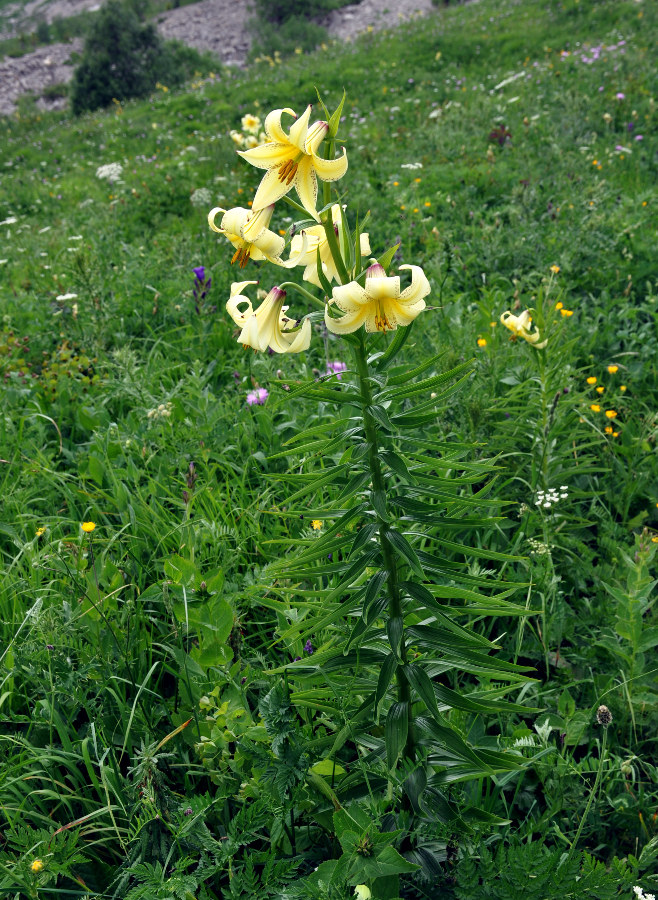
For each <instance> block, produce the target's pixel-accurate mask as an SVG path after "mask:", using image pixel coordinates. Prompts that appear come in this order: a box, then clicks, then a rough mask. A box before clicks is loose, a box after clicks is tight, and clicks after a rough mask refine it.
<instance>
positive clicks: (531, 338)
mask: <svg viewBox="0 0 658 900" xmlns="http://www.w3.org/2000/svg"><path fill="white" fill-rule="evenodd" d="M500 321H501V322H502V323H503V325H504V326H505V328H509V330H510V331H511V332H512V334H513V335H514V337H515V338H517V337H522V338H523V340H524V341H527V342H528V343H529V344H532V345H533V347H536V348H537V350H541V349H542V348H543V347H545V346H546V344H547V343H548V341H547V340H546V341H542V342H541V344H539V343H537V342H538V341H539V332H538V331H537V330H535V331H531V330H530V329H531V327H532V316H531V315H530V310H529V309H526V310H524V312H522V313H521V315H520V316H515V315H513V314H512V313H511V312H510V311H509V309H508V310H506V311H505V312H504V313H502V314H501V316H500Z"/></svg>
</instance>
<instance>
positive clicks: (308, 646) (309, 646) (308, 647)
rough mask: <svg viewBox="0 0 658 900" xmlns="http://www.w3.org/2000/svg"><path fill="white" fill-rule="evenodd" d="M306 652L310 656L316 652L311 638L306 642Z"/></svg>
mask: <svg viewBox="0 0 658 900" xmlns="http://www.w3.org/2000/svg"><path fill="white" fill-rule="evenodd" d="M304 653H308V655H309V656H313V654H314V653H315V650H314V649H313V644H312V643H311V641H310V639H309V640H308V641H306V643H305V644H304Z"/></svg>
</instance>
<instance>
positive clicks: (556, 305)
mask: <svg viewBox="0 0 658 900" xmlns="http://www.w3.org/2000/svg"><path fill="white" fill-rule="evenodd" d="M555 308H556V309H564V303H563V302H562V301H561V300H558V302H557V303H556V304H555Z"/></svg>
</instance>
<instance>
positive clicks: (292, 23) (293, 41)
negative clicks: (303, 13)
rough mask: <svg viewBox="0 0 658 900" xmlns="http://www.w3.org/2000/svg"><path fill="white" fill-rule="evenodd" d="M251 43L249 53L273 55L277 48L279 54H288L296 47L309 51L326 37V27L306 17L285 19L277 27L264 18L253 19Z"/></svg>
mask: <svg viewBox="0 0 658 900" xmlns="http://www.w3.org/2000/svg"><path fill="white" fill-rule="evenodd" d="M251 31H252V34H253V44H252V48H251V55H252V57H253V58H256V57H259V56H273V55H274V51H275V50H277V51H278V52H279V53H280V54H281V56H290V55H291V54H292V53H294V52H295V50H297V49H298V48H301V50H303V52H304V53H311V52H312V51H313V50H315V49H316V47H319V46H320V44H321V43H322V42H323V41H326V40H327V39H328V34H327V29H326V28H324V27H323V26H322V25H318V24H317V22H309V21H308V20H307V19H301V18H292V19H287V20H286V21H285V22H283V23H282V24H281V25H279V27H278V28H273V27H272V24H271V23H270V22H266V21H265V20H264V19H254V20H252V23H251Z"/></svg>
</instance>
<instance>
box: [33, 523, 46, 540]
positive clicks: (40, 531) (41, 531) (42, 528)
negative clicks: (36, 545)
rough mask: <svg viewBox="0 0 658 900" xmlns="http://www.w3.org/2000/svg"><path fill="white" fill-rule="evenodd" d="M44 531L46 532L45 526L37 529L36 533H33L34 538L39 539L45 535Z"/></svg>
mask: <svg viewBox="0 0 658 900" xmlns="http://www.w3.org/2000/svg"><path fill="white" fill-rule="evenodd" d="M45 531H46V526H45V525H42V526H41V528H37V530H36V533H35V537H38V538H40V537H41V535H42V534H44V533H45Z"/></svg>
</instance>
